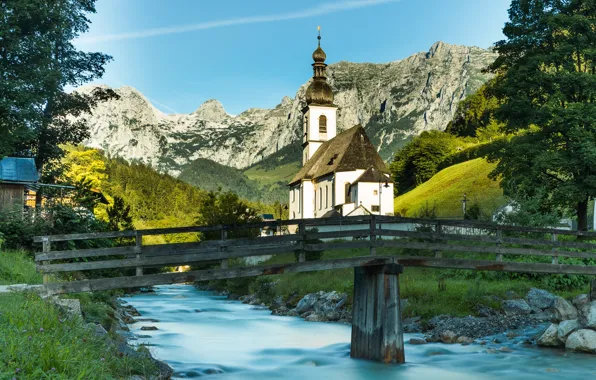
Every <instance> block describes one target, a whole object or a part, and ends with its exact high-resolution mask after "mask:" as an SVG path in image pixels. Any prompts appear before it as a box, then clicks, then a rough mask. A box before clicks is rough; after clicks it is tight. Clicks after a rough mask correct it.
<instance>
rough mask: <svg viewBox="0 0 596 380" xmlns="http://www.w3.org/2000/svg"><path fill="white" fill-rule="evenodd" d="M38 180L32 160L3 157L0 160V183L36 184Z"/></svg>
mask: <svg viewBox="0 0 596 380" xmlns="http://www.w3.org/2000/svg"><path fill="white" fill-rule="evenodd" d="M38 179H39V176H38V175H37V167H36V166H35V160H34V159H33V158H20V157H5V158H3V159H2V160H0V181H8V182H36V181H37V180H38Z"/></svg>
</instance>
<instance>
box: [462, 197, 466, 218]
mask: <svg viewBox="0 0 596 380" xmlns="http://www.w3.org/2000/svg"><path fill="white" fill-rule="evenodd" d="M466 202H467V200H466V193H464V199H462V200H461V207H462V210H463V212H464V219H466Z"/></svg>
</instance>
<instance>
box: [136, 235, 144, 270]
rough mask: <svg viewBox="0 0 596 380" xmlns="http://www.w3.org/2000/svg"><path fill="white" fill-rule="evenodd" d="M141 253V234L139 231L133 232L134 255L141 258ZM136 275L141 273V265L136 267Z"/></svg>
mask: <svg viewBox="0 0 596 380" xmlns="http://www.w3.org/2000/svg"><path fill="white" fill-rule="evenodd" d="M142 253H143V234H142V233H140V232H139V231H136V233H135V254H136V255H135V256H136V258H137V260H140V259H141V254H142ZM136 275H137V276H142V275H143V267H137V271H136Z"/></svg>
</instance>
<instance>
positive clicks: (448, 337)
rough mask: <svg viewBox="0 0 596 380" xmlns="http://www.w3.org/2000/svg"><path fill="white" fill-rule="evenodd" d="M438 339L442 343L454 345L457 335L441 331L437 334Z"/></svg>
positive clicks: (448, 331) (449, 331)
mask: <svg viewBox="0 0 596 380" xmlns="http://www.w3.org/2000/svg"><path fill="white" fill-rule="evenodd" d="M439 339H441V342H443V343H455V342H456V340H457V335H455V333H454V332H453V331H451V330H446V331H442V332H441V333H440V334H439Z"/></svg>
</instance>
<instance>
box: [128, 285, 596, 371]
mask: <svg viewBox="0 0 596 380" xmlns="http://www.w3.org/2000/svg"><path fill="white" fill-rule="evenodd" d="M155 290H156V292H155V293H142V294H138V295H134V296H132V297H128V298H123V300H124V301H126V302H128V303H129V304H131V305H132V306H134V307H135V308H136V309H137V310H138V311H139V312H140V313H141V314H142V317H139V318H140V319H147V318H150V319H155V320H157V321H139V322H136V323H134V324H132V325H130V329H131V332H133V333H134V334H136V335H137V337H138V339H137V340H134V341H132V342H131V343H135V344H140V343H143V344H147V345H148V348H149V349H150V350H151V352H152V353H153V355H154V356H155V357H156V358H158V359H160V360H164V361H165V362H167V363H168V364H169V365H170V366H171V367H172V368H174V371H175V375H174V376H175V377H174V378H176V379H186V378H198V377H203V376H206V375H211V376H209V377H213V378H214V379H280V378H283V379H296V380H298V379H300V380H303V379H308V380H316V379H331V380H335V379H337V380H352V379H377V378H383V379H400V380H409V379H457V380H466V379H497V378H508V380H511V379H562V378H564V379H565V380H570V379H589V378H596V357H594V356H591V355H583V354H571V353H565V352H564V351H562V350H548V349H538V348H535V347H528V346H525V345H523V344H522V342H523V340H524V339H525V338H524V337H526V336H531V335H532V334H535V332H536V328H534V329H527V330H525V331H520V336H519V337H517V338H515V339H512V340H507V339H506V338H504V336H500V337H497V338H500V339H502V340H503V341H505V343H502V344H495V343H492V342H491V343H488V344H487V345H486V346H481V345H477V344H473V345H469V346H462V345H459V344H454V345H445V344H426V345H410V344H406V351H405V354H406V361H407V363H406V364H403V365H383V364H379V363H373V362H368V361H364V360H352V359H350V357H349V353H350V329H351V328H350V326H349V325H343V324H337V323H315V322H305V321H303V320H302V319H300V318H297V317H278V316H273V315H271V312H270V311H269V310H266V309H259V308H256V307H254V306H250V305H245V304H242V303H241V302H238V301H230V300H228V299H226V298H225V297H222V296H217V295H215V294H214V293H212V292H205V291H199V290H197V289H195V288H194V287H192V286H191V285H168V286H158V287H156V288H155ZM143 326H155V327H157V328H158V329H159V330H157V331H142V330H140V329H141V327H143ZM413 336H416V335H414V334H405V337H404V339H405V340H406V342H407V341H408V340H409V338H411V337H413ZM501 347H507V348H509V349H511V350H512V352H501V351H498V350H499V349H501ZM491 349H495V350H497V351H496V352H494V350H491ZM487 351H490V352H493V353H488V352H487Z"/></svg>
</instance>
